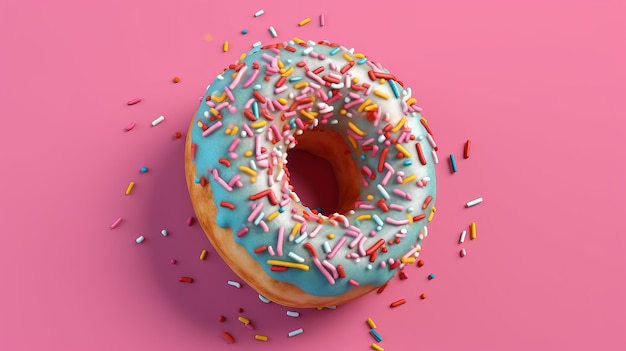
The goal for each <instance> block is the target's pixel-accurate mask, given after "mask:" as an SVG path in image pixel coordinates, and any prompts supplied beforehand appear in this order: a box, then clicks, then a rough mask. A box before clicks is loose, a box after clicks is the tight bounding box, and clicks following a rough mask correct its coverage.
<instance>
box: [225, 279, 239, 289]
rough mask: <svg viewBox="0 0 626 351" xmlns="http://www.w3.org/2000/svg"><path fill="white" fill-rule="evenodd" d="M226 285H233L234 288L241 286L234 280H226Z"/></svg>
mask: <svg viewBox="0 0 626 351" xmlns="http://www.w3.org/2000/svg"><path fill="white" fill-rule="evenodd" d="M228 285H230V286H234V287H235V288H237V289H239V288H241V283H239V282H236V281H234V280H229V281H228Z"/></svg>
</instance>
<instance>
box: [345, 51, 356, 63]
mask: <svg viewBox="0 0 626 351" xmlns="http://www.w3.org/2000/svg"><path fill="white" fill-rule="evenodd" d="M343 58H345V59H346V60H347V61H348V62H352V61H354V59H353V58H352V57H350V55H348V53H347V52H344V53H343Z"/></svg>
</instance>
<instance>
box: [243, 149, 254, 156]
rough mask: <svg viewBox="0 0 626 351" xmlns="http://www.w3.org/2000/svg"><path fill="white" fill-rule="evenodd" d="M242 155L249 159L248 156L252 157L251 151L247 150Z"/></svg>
mask: <svg viewBox="0 0 626 351" xmlns="http://www.w3.org/2000/svg"><path fill="white" fill-rule="evenodd" d="M243 155H244V156H246V157H250V156H252V150H247V151H245V152H244V153H243Z"/></svg>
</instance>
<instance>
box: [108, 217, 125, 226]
mask: <svg viewBox="0 0 626 351" xmlns="http://www.w3.org/2000/svg"><path fill="white" fill-rule="evenodd" d="M120 223H122V217H118V218H117V219H116V220H115V221H114V222H113V223H111V227H110V228H111V229H115V228H117V226H118V225H120Z"/></svg>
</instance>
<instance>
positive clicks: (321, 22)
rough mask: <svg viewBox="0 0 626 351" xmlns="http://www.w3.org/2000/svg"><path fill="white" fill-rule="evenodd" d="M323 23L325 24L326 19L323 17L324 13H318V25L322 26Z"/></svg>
mask: <svg viewBox="0 0 626 351" xmlns="http://www.w3.org/2000/svg"><path fill="white" fill-rule="evenodd" d="M325 25H326V21H325V18H324V14H323V13H322V14H321V15H320V27H324V26H325Z"/></svg>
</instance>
